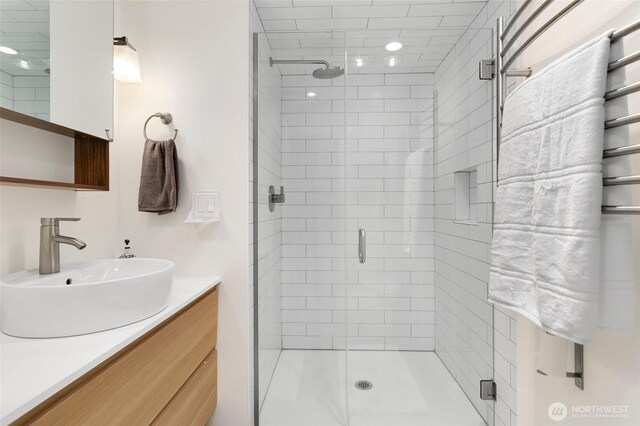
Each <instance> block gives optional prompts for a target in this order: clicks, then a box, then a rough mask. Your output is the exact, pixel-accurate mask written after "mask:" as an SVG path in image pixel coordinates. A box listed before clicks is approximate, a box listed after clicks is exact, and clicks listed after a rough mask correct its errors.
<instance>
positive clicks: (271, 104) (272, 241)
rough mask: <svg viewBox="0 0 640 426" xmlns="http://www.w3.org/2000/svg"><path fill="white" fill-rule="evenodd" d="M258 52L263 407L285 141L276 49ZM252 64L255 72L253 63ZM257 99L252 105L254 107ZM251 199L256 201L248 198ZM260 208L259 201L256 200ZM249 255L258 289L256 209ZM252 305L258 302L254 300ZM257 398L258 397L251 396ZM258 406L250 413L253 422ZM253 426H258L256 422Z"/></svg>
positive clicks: (276, 296) (275, 332)
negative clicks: (276, 200) (272, 204)
mask: <svg viewBox="0 0 640 426" xmlns="http://www.w3.org/2000/svg"><path fill="white" fill-rule="evenodd" d="M250 29H251V31H252V32H262V31H263V29H262V24H261V23H260V19H259V18H258V15H257V11H256V9H255V5H254V3H253V2H250ZM258 46H259V52H258V61H259V65H258V67H259V69H258V75H257V78H258V81H259V88H258V121H257V122H258V150H259V152H258V176H257V178H258V184H259V187H258V193H259V194H260V195H259V199H258V200H257V203H258V206H259V209H258V241H257V243H258V273H259V276H258V291H259V294H258V336H259V338H258V340H259V354H258V355H259V368H258V371H259V376H260V377H259V380H260V381H259V390H260V396H259V397H260V400H259V403H260V405H262V403H263V402H264V398H265V396H266V393H267V389H268V388H269V384H270V381H271V377H272V376H273V372H274V370H275V368H276V364H277V362H278V358H279V356H280V352H281V350H282V277H281V266H282V248H281V239H282V233H281V231H282V207H281V206H280V205H278V206H276V209H275V211H273V212H270V211H269V207H268V203H267V201H268V199H267V194H268V190H269V185H273V186H274V187H275V188H276V189H277V190H279V188H280V185H281V183H282V181H281V176H282V166H281V161H282V154H281V149H282V141H281V137H280V132H281V79H280V71H279V70H278V68H277V67H274V68H272V67H270V66H269V57H270V56H272V53H271V47H270V46H269V43H268V42H267V39H266V36H265V35H264V34H260V35H259V43H258ZM249 52H250V55H252V56H253V34H251V37H250V46H249ZM250 59H251V60H250V61H249V64H250V65H251V67H252V66H253V58H250ZM249 75H250V79H249V84H250V90H249V93H250V96H253V87H252V86H253V77H254V76H253V69H252V68H251V69H250V70H249ZM252 102H253V98H251V99H249V105H252ZM249 111H250V117H249V118H250V120H249V125H250V128H249V137H250V140H249V145H250V149H249V155H250V158H249V171H250V175H249V188H248V190H249V192H250V193H251V191H252V190H253V189H252V185H253V180H254V178H255V176H253V150H252V147H253V111H252V108H249ZM249 199H252V197H249ZM254 202H256V200H254ZM249 220H250V223H249V236H250V246H249V255H250V258H251V259H252V262H251V266H250V268H249V280H248V281H249V283H251V284H254V283H253V268H254V266H255V265H254V262H255V259H253V244H254V241H253V203H250V204H249ZM249 295H250V296H249V297H253V285H252V287H251V288H250V289H249ZM252 302H253V299H252ZM249 306H250V311H249V317H250V321H249V324H250V325H251V328H250V330H252V329H253V308H254V304H253V303H249ZM249 339H250V342H249V345H250V347H251V348H252V353H251V354H250V360H252V359H253V333H250V335H249ZM250 364H251V365H250V371H251V376H253V362H252V361H250ZM249 388H250V389H253V377H250V382H249ZM250 394H251V398H253V391H252V392H250ZM252 404H253V402H252V403H251V405H250V412H251V415H252V416H253V405H252ZM252 424H253V422H252Z"/></svg>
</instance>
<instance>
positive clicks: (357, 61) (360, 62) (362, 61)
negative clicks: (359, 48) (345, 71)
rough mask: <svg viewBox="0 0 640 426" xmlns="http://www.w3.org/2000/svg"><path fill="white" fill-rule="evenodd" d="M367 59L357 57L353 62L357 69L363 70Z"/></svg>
mask: <svg viewBox="0 0 640 426" xmlns="http://www.w3.org/2000/svg"><path fill="white" fill-rule="evenodd" d="M367 59H368V58H367V57H366V56H356V57H355V58H353V61H354V63H355V64H356V67H358V68H361V67H363V66H365V65H366V64H367Z"/></svg>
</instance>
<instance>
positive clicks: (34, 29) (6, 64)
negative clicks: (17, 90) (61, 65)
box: [0, 0, 50, 76]
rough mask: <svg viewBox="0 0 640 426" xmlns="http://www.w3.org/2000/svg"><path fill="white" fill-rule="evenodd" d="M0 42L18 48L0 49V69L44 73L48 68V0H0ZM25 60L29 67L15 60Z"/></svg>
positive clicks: (7, 71) (19, 72) (43, 74)
mask: <svg viewBox="0 0 640 426" xmlns="http://www.w3.org/2000/svg"><path fill="white" fill-rule="evenodd" d="M0 45H1V46H7V47H10V48H12V49H14V50H17V51H18V54H17V55H7V54H5V53H0V69H2V71H4V72H6V73H8V74H11V75H39V76H45V75H47V74H45V72H44V70H45V69H46V68H49V56H50V53H49V1H48V0H0ZM20 61H26V63H27V64H28V66H29V68H28V69H25V68H23V67H20V66H19V65H18V64H19V63H20Z"/></svg>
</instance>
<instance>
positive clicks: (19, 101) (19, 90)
mask: <svg viewBox="0 0 640 426" xmlns="http://www.w3.org/2000/svg"><path fill="white" fill-rule="evenodd" d="M49 101H50V78H49V77H48V76H43V77H32V76H14V77H13V110H14V111H17V112H21V113H23V114H27V115H30V116H32V117H35V118H40V119H42V120H47V121H49V119H50V105H49V103H50V102H49Z"/></svg>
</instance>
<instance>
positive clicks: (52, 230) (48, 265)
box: [40, 217, 87, 275]
mask: <svg viewBox="0 0 640 426" xmlns="http://www.w3.org/2000/svg"><path fill="white" fill-rule="evenodd" d="M61 220H68V221H74V222H77V221H79V220H80V218H63V217H43V218H41V219H40V274H41V275H43V274H55V273H56V272H60V244H71V245H72V246H74V247H75V248H77V249H78V250H82V249H83V248H85V247H86V246H87V245H86V244H85V242H84V241H81V240H79V239H77V238H72V237H65V236H63V235H60V226H59V222H60V221H61Z"/></svg>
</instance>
